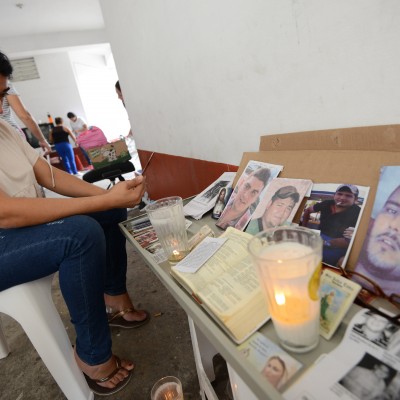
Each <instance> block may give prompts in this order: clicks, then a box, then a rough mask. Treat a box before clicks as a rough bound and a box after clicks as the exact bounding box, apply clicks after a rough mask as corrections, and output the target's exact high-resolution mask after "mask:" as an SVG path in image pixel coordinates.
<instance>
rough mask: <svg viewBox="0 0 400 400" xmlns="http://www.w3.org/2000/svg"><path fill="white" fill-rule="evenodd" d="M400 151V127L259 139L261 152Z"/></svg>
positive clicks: (322, 131)
mask: <svg viewBox="0 0 400 400" xmlns="http://www.w3.org/2000/svg"><path fill="white" fill-rule="evenodd" d="M330 149H331V150H379V151H400V125H379V126H363V127H358V128H339V129H328V130H320V131H307V132H294V133H284V134H272V135H267V136H261V138H260V148H259V150H260V151H270V150H278V151H284V150H330Z"/></svg>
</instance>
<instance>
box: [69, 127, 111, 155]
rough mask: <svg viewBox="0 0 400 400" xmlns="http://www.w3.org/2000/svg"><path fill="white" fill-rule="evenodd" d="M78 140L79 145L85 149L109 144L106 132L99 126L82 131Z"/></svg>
mask: <svg viewBox="0 0 400 400" xmlns="http://www.w3.org/2000/svg"><path fill="white" fill-rule="evenodd" d="M76 141H77V143H78V145H79V146H81V147H83V148H84V149H85V150H87V149H90V148H92V147H98V146H103V145H104V144H107V143H108V142H107V138H106V136H105V135H104V132H103V131H102V130H101V129H100V128H98V127H97V126H91V127H90V128H89V129H88V130H87V131H85V132H82V133H81V134H80V135H79V136H78V137H77V138H76Z"/></svg>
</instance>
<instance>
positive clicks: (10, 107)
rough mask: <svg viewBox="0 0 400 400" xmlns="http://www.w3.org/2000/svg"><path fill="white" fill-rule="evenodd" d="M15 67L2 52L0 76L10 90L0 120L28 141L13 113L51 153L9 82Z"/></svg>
mask: <svg viewBox="0 0 400 400" xmlns="http://www.w3.org/2000/svg"><path fill="white" fill-rule="evenodd" d="M12 72H13V67H12V65H11V62H10V60H9V59H8V57H7V56H6V55H5V54H4V53H1V52H0V75H1V76H2V77H3V78H5V79H6V80H7V81H8V82H7V87H8V89H7V90H6V91H5V93H3V95H4V98H3V101H2V104H1V105H0V118H1V119H2V120H3V121H6V122H7V123H9V124H10V125H11V126H12V127H13V128H14V129H15V130H16V131H17V132H18V134H19V135H20V136H21V137H22V138H23V139H24V140H26V137H25V134H24V132H23V131H22V129H21V128H20V127H19V125H18V123H17V121H16V120H15V117H14V115H13V112H14V113H15V114H16V115H17V117H18V118H19V119H20V120H21V121H22V122H23V123H24V124H25V126H26V127H27V128H28V129H29V130H30V131H31V132H32V134H33V135H34V136H35V137H36V139H37V140H38V142H39V145H40V146H41V147H42V148H43V149H44V150H47V151H51V147H50V145H49V143H48V142H47V140H46V138H45V137H44V136H43V133H42V131H41V130H40V128H39V125H38V124H37V122H36V121H35V119H34V118H33V116H32V115H31V114H30V112H29V111H28V110H27V109H26V107H25V105H24V104H23V103H22V101H21V99H20V96H19V94H18V92H17V91H16V90H15V88H14V86H13V84H12V83H11V82H10V81H9V80H10V78H11V77H12Z"/></svg>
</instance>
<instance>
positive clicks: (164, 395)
mask: <svg viewBox="0 0 400 400" xmlns="http://www.w3.org/2000/svg"><path fill="white" fill-rule="evenodd" d="M153 399H154V400H183V393H182V387H181V386H180V385H179V383H177V382H166V383H163V384H162V385H161V386H160V387H158V388H157V389H156V390H155V391H154V393H152V400H153Z"/></svg>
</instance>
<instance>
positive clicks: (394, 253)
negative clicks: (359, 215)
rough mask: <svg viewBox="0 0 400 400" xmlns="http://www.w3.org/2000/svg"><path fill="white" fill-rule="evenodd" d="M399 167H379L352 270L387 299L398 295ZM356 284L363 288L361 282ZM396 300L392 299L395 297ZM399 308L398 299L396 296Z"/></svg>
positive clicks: (399, 281) (399, 246) (399, 244)
mask: <svg viewBox="0 0 400 400" xmlns="http://www.w3.org/2000/svg"><path fill="white" fill-rule="evenodd" d="M399 216H400V166H390V167H383V168H382V170H381V175H380V179H379V183H378V187H377V191H376V197H375V201H374V206H373V210H372V215H371V219H370V222H369V226H368V231H367V235H366V237H365V239H364V243H363V247H362V249H361V251H360V255H359V258H358V260H357V264H356V266H355V269H354V270H355V271H356V272H358V273H360V274H362V275H364V276H366V277H367V278H369V279H370V280H372V281H373V282H375V284H377V285H379V287H380V288H381V289H382V291H383V292H384V293H385V294H386V295H387V296H390V295H391V294H399V293H400V289H399V288H400V218H399ZM360 284H361V285H362V286H363V287H366V288H367V289H370V290H372V291H374V288H373V287H372V288H371V287H368V284H367V282H365V281H364V280H363V281H362V282H361V281H360ZM395 299H396V298H395ZM397 300H398V301H397V303H398V304H399V306H400V296H397Z"/></svg>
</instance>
